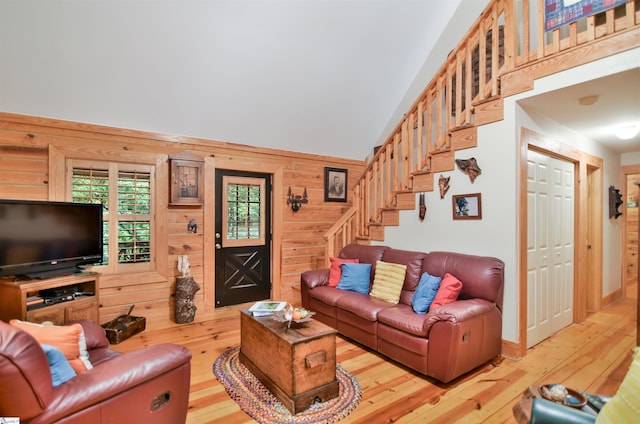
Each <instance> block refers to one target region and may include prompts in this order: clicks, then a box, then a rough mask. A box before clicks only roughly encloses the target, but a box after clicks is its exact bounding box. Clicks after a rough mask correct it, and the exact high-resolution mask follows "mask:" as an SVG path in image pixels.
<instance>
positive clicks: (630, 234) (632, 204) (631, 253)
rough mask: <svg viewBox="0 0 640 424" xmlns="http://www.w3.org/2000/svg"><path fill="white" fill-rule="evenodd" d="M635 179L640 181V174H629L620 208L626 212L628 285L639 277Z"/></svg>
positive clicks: (637, 195) (639, 195) (638, 195)
mask: <svg viewBox="0 0 640 424" xmlns="http://www.w3.org/2000/svg"><path fill="white" fill-rule="evenodd" d="M634 181H640V174H631V175H628V176H627V187H626V194H627V197H626V199H623V200H624V201H625V203H624V204H623V206H622V207H621V208H620V210H625V212H626V215H627V216H626V227H625V228H626V231H625V237H624V239H625V246H624V255H625V261H624V262H625V268H626V269H625V270H624V273H625V278H626V281H627V284H628V285H631V284H634V283H635V282H636V281H637V279H638V203H637V202H638V199H639V197H640V193H639V192H638V186H637V185H636V184H634Z"/></svg>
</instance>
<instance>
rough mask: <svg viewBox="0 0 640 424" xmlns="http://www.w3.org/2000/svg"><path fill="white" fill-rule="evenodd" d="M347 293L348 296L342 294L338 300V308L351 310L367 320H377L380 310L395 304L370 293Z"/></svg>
mask: <svg viewBox="0 0 640 424" xmlns="http://www.w3.org/2000/svg"><path fill="white" fill-rule="evenodd" d="M346 293H348V294H347V295H346V296H341V297H340V298H339V299H338V300H337V302H336V304H337V306H338V308H340V309H342V310H344V311H348V312H351V313H352V314H354V315H356V316H359V317H360V318H363V319H365V320H367V321H376V320H377V319H378V313H379V312H380V311H382V310H383V309H386V308H390V307H392V306H393V304H391V303H389V302H385V301H384V300H379V299H376V298H373V297H371V296H369V295H368V294H364V293H353V292H346Z"/></svg>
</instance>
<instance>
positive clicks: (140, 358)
mask: <svg viewBox="0 0 640 424" xmlns="http://www.w3.org/2000/svg"><path fill="white" fill-rule="evenodd" d="M78 322H79V323H80V324H81V325H82V327H83V329H84V335H85V339H86V343H87V350H88V351H89V358H90V361H91V363H92V364H93V368H92V369H90V370H88V371H86V372H85V373H82V374H79V375H77V376H76V377H74V378H73V379H71V380H69V381H67V382H66V383H63V384H61V385H59V386H57V387H55V388H54V387H53V385H52V378H51V372H50V370H49V363H48V361H47V357H46V355H45V353H44V351H43V349H42V348H41V347H40V345H39V344H38V342H37V341H36V340H35V339H34V338H33V337H32V336H31V335H29V334H28V333H26V332H25V331H22V330H20V329H18V328H16V327H14V326H12V325H9V324H7V323H5V322H2V321H0V417H19V418H20V423H21V424H43V423H65V424H66V423H82V424H86V423H92V424H104V423H114V424H115V423H118V424H119V423H154V424H177V423H184V422H185V421H186V416H187V408H188V403H189V383H190V378H191V376H190V375H191V352H190V351H189V350H188V349H186V348H184V347H182V346H178V345H173V344H159V345H155V346H151V347H148V348H145V349H141V350H138V351H135V352H130V353H125V354H120V353H118V352H116V351H114V350H112V349H110V348H109V341H108V340H107V338H106V335H105V331H104V329H103V328H102V327H101V326H99V325H98V324H96V323H94V322H92V321H88V320H83V321H78Z"/></svg>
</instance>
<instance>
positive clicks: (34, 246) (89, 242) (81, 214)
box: [0, 200, 102, 278]
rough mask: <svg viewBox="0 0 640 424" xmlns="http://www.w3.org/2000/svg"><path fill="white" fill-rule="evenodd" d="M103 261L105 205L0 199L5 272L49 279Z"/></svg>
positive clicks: (0, 261)
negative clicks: (103, 207) (103, 213)
mask: <svg viewBox="0 0 640 424" xmlns="http://www.w3.org/2000/svg"><path fill="white" fill-rule="evenodd" d="M100 261H102V205H99V204H87V203H65V202H44V201H30V200H0V275H20V276H23V275H24V276H28V277H30V278H49V277H52V276H57V275H58V274H67V273H68V274H72V273H74V272H76V271H79V269H78V267H79V266H80V265H83V264H93V263H98V262H100Z"/></svg>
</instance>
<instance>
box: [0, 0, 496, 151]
mask: <svg viewBox="0 0 640 424" xmlns="http://www.w3.org/2000/svg"><path fill="white" fill-rule="evenodd" d="M487 3H488V1H487V0H476V1H474V0H463V1H462V4H461V1H460V0H445V1H442V0H208V1H207V0H156V1H150V0H121V1H116V0H48V1H42V0H39V1H38V0H0V111H3V112H11V113H20V114H26V115H37V116H45V117H52V118H58V119H65V120H72V121H79V122H88V123H96V124H102V125H109V126H116V127H122V128H131V129H138V130H147V131H153V132H161V133H168V134H175V135H184V136H194V137H202V138H207V139H214V140H220V141H229V142H234V143H240V144H248V145H254V146H265V147H273V148H279V149H285V150H293V151H299V152H310V153H318V154H326V155H333V156H340V157H347V158H353V159H364V158H365V157H366V155H367V154H369V152H370V151H371V149H372V147H373V146H374V145H376V144H377V143H379V140H380V139H384V138H385V137H386V136H387V135H388V132H389V129H387V128H388V127H393V126H395V124H397V123H398V122H399V120H400V118H401V116H402V113H404V112H406V110H407V109H408V107H409V106H410V104H411V103H412V102H413V101H414V100H415V98H416V97H417V95H418V93H419V91H420V90H421V89H423V88H424V87H425V86H426V84H427V82H428V81H429V79H430V77H431V76H432V75H433V73H434V72H435V70H436V69H437V68H438V67H440V66H441V65H442V63H443V62H444V59H445V57H446V53H447V52H448V51H449V50H451V49H452V48H454V47H455V45H456V44H457V43H458V42H459V41H460V39H461V38H462V37H463V35H464V33H465V32H466V30H467V29H468V28H469V27H470V26H471V24H472V23H473V22H474V21H475V19H476V18H477V17H478V16H479V14H480V12H481V11H482V10H483V9H484V7H485V6H486V4H487ZM447 25H449V27H448V29H447ZM443 30H447V31H449V32H450V33H453V34H455V35H453V36H449V38H450V39H449V40H445V42H444V47H441V48H440V49H441V53H440V57H437V58H435V59H434V60H430V61H428V60H427V59H428V58H429V56H430V54H432V53H433V48H434V45H435V44H436V42H438V41H439V38H440V36H441V33H442V32H443ZM440 41H442V40H440ZM441 44H442V43H441ZM442 52H443V53H442ZM425 62H428V63H427V64H426V65H425ZM428 67H432V68H433V70H432V71H431V72H430V74H429V75H424V72H425V68H428ZM421 72H422V74H423V75H422V77H420V74H421ZM416 78H418V80H417V82H415V81H416ZM420 78H421V79H420ZM411 91H413V92H411ZM385 132H386V133H385Z"/></svg>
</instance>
